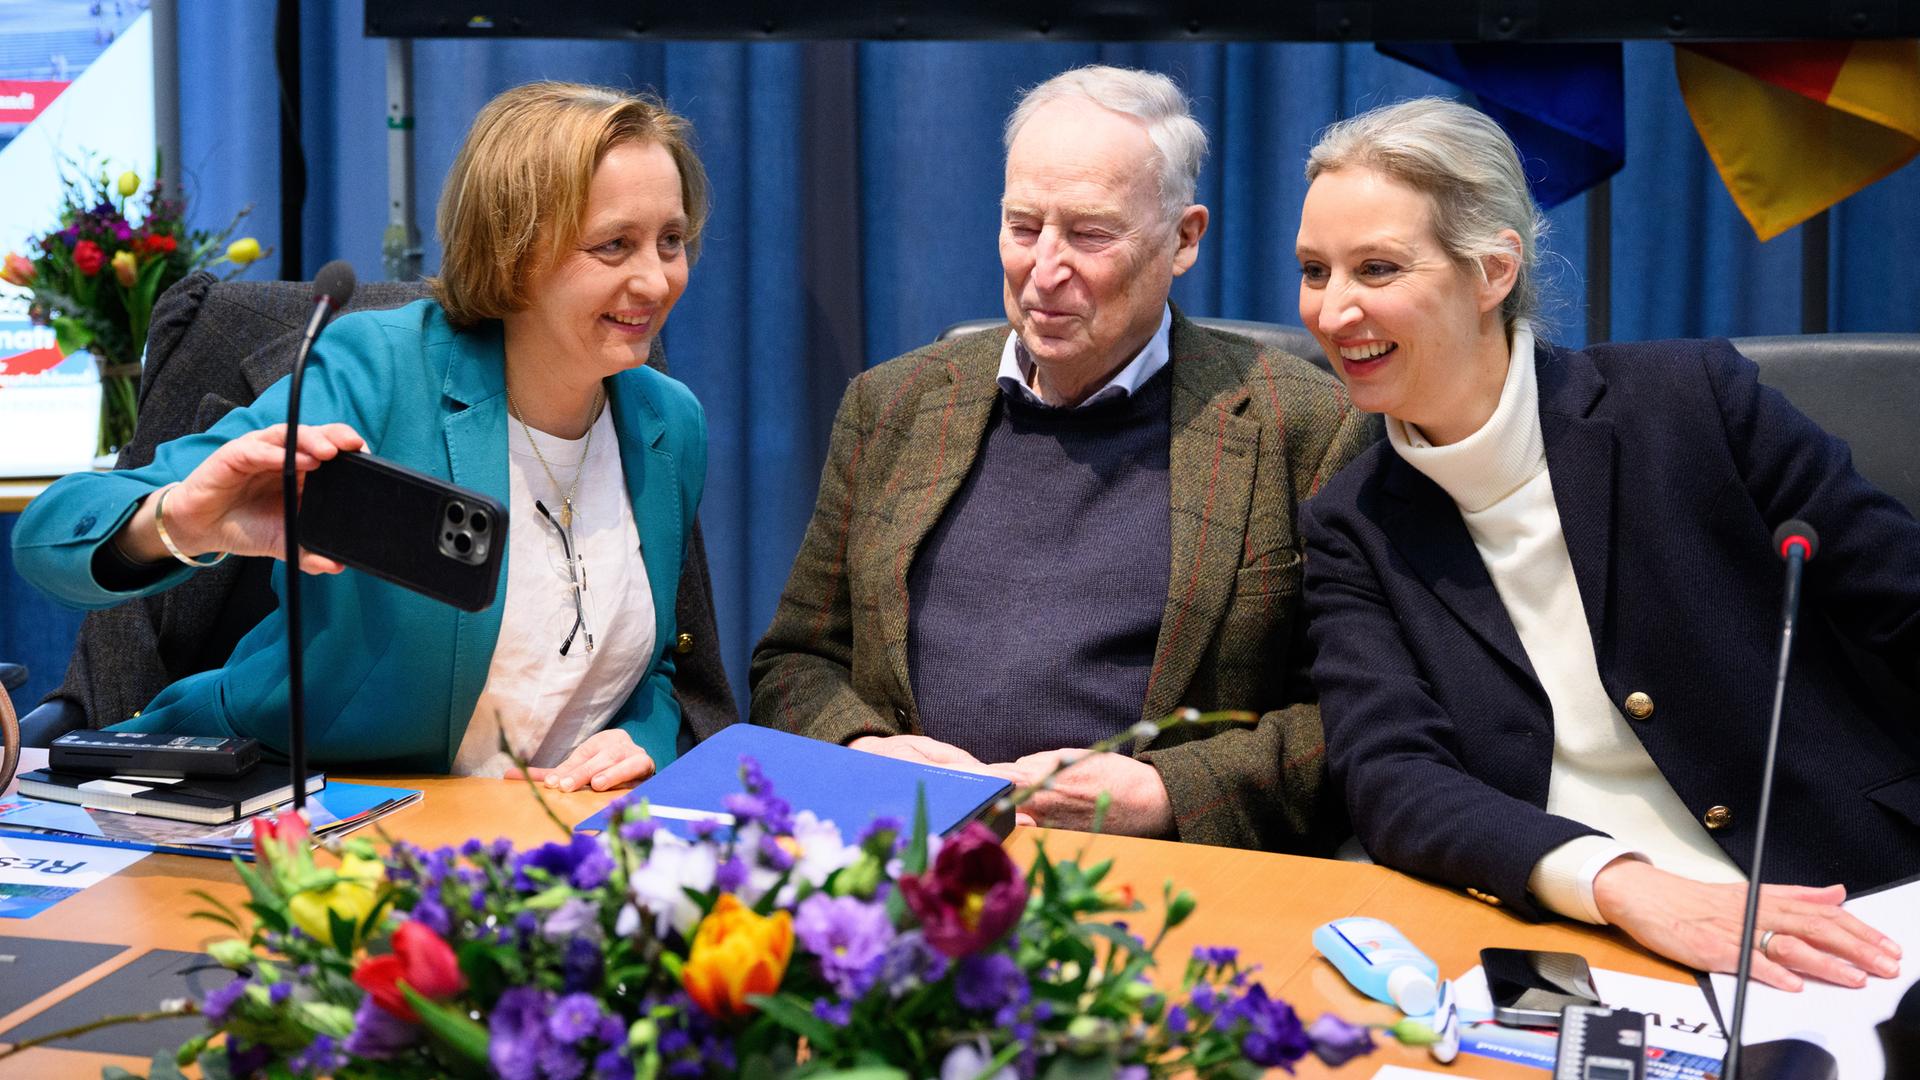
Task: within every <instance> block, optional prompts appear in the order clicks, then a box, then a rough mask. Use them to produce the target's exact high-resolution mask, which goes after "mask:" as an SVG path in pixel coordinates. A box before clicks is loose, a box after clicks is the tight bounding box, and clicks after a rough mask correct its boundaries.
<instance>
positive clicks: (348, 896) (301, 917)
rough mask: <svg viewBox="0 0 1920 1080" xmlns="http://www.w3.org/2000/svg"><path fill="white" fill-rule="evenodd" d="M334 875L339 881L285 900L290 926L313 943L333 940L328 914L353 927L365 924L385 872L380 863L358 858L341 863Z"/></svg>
mask: <svg viewBox="0 0 1920 1080" xmlns="http://www.w3.org/2000/svg"><path fill="white" fill-rule="evenodd" d="M337 873H338V875H339V878H340V880H338V881H336V882H334V883H333V884H332V885H329V886H327V887H326V888H324V889H311V890H308V891H306V892H299V893H295V894H294V895H293V896H292V897H290V898H289V899H288V900H287V915H288V917H289V918H291V919H292V920H293V924H294V925H295V926H298V927H299V928H300V929H302V930H304V931H306V932H307V936H308V937H311V938H314V939H315V940H317V941H332V940H333V922H332V920H331V919H330V918H329V917H328V916H329V913H332V914H334V915H338V916H340V917H341V918H343V919H345V920H347V921H348V922H351V923H352V924H354V925H355V926H356V927H357V926H359V925H360V924H361V923H362V922H364V921H366V918H367V916H368V915H369V914H370V913H372V911H373V905H374V904H375V902H377V901H378V900H379V898H380V893H379V886H381V885H382V884H384V883H385V881H386V868H385V867H384V866H382V865H381V864H380V860H378V859H369V858H365V857H362V856H359V855H348V856H347V857H346V858H344V859H342V860H341V861H340V869H339V870H338V871H337Z"/></svg>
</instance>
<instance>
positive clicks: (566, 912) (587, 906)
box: [540, 896, 600, 941]
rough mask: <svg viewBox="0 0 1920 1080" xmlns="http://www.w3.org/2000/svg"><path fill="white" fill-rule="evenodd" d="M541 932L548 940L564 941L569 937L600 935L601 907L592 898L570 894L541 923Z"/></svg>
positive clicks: (595, 936)
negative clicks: (587, 898) (595, 904)
mask: <svg viewBox="0 0 1920 1080" xmlns="http://www.w3.org/2000/svg"><path fill="white" fill-rule="evenodd" d="M540 934H541V936H542V937H545V938H546V939H547V940H548V941H562V940H565V939H567V938H572V937H580V936H590V937H594V938H598V937H599V936H600V909H599V908H598V907H596V906H594V904H593V902H592V901H590V900H585V899H582V898H581V897H578V896H569V897H567V898H566V899H565V900H563V901H561V903H560V906H559V907H557V908H554V909H553V911H552V912H551V913H549V914H548V915H547V920H546V922H544V923H541V924H540Z"/></svg>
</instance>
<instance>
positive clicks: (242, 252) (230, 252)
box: [227, 236, 260, 266]
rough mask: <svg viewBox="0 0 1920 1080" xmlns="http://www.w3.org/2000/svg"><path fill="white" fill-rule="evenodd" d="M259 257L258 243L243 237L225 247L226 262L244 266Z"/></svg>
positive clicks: (249, 237)
mask: <svg viewBox="0 0 1920 1080" xmlns="http://www.w3.org/2000/svg"><path fill="white" fill-rule="evenodd" d="M259 257H260V241H258V240H255V239H254V238H253V237H251V236H243V237H241V238H240V239H238V240H235V241H234V242H233V243H231V244H228V245H227V261H228V262H231V263H237V264H239V265H241V266H245V265H247V264H248V263H250V262H252V261H254V260H255V259H258V258H259Z"/></svg>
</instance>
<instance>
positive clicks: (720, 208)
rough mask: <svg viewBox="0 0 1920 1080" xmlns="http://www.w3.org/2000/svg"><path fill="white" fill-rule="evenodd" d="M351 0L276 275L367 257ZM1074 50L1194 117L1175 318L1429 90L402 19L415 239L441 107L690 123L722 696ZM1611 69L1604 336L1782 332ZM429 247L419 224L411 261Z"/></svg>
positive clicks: (264, 59)
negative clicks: (840, 466) (649, 94)
mask: <svg viewBox="0 0 1920 1080" xmlns="http://www.w3.org/2000/svg"><path fill="white" fill-rule="evenodd" d="M181 9H182V10H181V27H180V41H181V48H182V56H181V64H180V71H181V80H182V85H181V104H182V135H183V155H184V158H185V161H184V165H185V167H186V170H187V173H188V176H189V179H190V180H191V182H192V184H193V187H192V191H193V192H194V197H195V203H196V205H195V211H194V212H195V214H196V215H197V220H198V222H199V223H201V224H206V225H214V224H220V223H223V222H224V216H225V215H226V214H228V213H230V212H231V211H232V209H233V208H235V207H236V206H239V205H242V204H245V203H249V202H251V203H254V204H255V205H256V207H257V209H256V210H255V213H254V217H253V220H252V222H251V227H252V228H253V229H254V230H255V231H256V232H257V233H258V234H259V235H260V236H261V237H262V238H263V240H267V241H271V240H272V239H273V238H274V237H276V236H277V235H278V231H279V223H278V221H277V210H276V208H277V206H278V197H279V189H278V179H277V161H278V157H277V154H278V149H277V148H278V133H277V127H276V109H277V93H276V89H275V83H274V76H273V71H272V64H271V59H270V58H271V55H272V33H273V26H272V6H271V5H265V4H255V3H248V2H242V0H225V2H215V3H204V4H202V3H195V4H183V5H181ZM362 10H363V9H362V6H361V4H360V3H358V2H353V0H348V2H343V3H335V4H312V5H309V11H308V13H307V14H306V16H305V21H304V24H303V27H302V32H303V34H304V43H303V55H304V67H303V71H302V79H303V82H304V92H305V102H304V106H303V108H302V115H301V121H302V123H303V125H304V140H303V141H304V145H305V148H306V154H307V158H308V163H309V176H310V180H309V196H308V201H307V208H306V218H305V223H304V224H305V229H306V252H307V259H308V265H306V266H304V267H297V268H289V271H290V272H292V273H295V274H297V275H299V276H305V275H308V274H310V273H311V272H312V270H313V269H314V268H315V267H316V266H317V265H318V264H319V263H321V262H324V261H326V260H327V259H330V258H334V257H343V258H346V259H349V260H351V261H352V262H353V263H354V265H355V267H356V269H357V270H358V271H359V273H360V275H361V276H362V277H363V278H368V279H371V278H377V277H379V276H380V275H381V273H382V271H381V263H380V238H381V232H382V229H383V228H384V226H385V223H386V213H387V211H386V199H385V191H386V140H387V133H386V124H385V55H386V43H385V42H384V41H381V40H369V39H366V38H363V37H361V36H360V28H361V25H362ZM1093 61H1103V62H1107V63H1116V64H1126V65H1132V66H1140V67H1148V68H1153V69H1156V70H1160V71H1164V72H1167V73H1168V74H1170V75H1172V76H1173V77H1174V78H1176V79H1178V80H1179V81H1180V82H1181V83H1183V84H1184V85H1185V86H1186V87H1187V89H1188V90H1189V92H1190V93H1191V94H1192V95H1193V97H1194V99H1195V103H1196V105H1197V107H1198V110H1199V114H1200V117H1201V119H1202V120H1203V122H1204V123H1205V124H1206V126H1207V129H1208V130H1209V132H1210V133H1211V134H1212V136H1213V154H1212V156H1211V158H1210V159H1209V161H1208V163H1207V168H1206V173H1205V175H1204V176H1203V178H1202V181H1201V189H1200V190H1201V192H1202V199H1203V200H1204V201H1205V202H1206V203H1207V204H1208V205H1209V206H1210V207H1211V208H1212V210H1213V225H1212V229H1211V231H1210V233H1209V234H1208V236H1207V238H1206V241H1205V242H1204V244H1203V246H1202V256H1201V259H1200V261H1199V263H1198V265H1196V266H1195V267H1194V269H1193V271H1192V272H1190V273H1189V274H1187V275H1186V276H1185V277H1184V278H1182V279H1180V280H1179V281H1178V282H1177V285H1176V288H1175V297H1176V299H1177V300H1178V301H1179V302H1180V303H1181V304H1183V305H1184V306H1185V307H1186V308H1187V310H1189V311H1190V312H1194V313H1197V314H1206V315H1219V316H1227V317H1234V318H1254V319H1267V320H1273V321H1278V322H1289V323H1290V322H1295V321H1297V315H1296V313H1295V306H1296V294H1297V272H1296V270H1295V267H1294V263H1293V259H1292V249H1293V235H1294V231H1295V228H1296V226H1297V220H1298V219H1297V215H1298V212H1299V206H1300V200H1301V197H1302V195H1303V194H1304V183H1303V182H1302V180H1301V175H1300V171H1301V163H1302V160H1303V158H1304V154H1305V152H1306V149H1307V148H1308V146H1309V145H1310V144H1311V142H1312V140H1313V137H1314V135H1315V133H1316V132H1317V131H1318V130H1319V129H1320V128H1321V127H1322V126H1324V125H1325V124H1327V123H1328V122H1330V121H1332V120H1334V119H1337V118H1339V117H1341V116H1345V115H1350V114H1352V113H1353V112H1355V111H1357V110H1360V109H1364V108H1366V107H1368V106H1371V105H1375V104H1381V103H1385V102H1391V101H1395V100H1399V99H1401V98H1405V97H1408V96H1413V95H1417V94H1424V93H1441V94H1452V93H1454V91H1453V89H1452V88H1451V87H1450V86H1449V85H1448V84H1445V83H1442V82H1439V81H1438V80H1435V79H1433V78H1431V77H1429V76H1427V75H1425V74H1423V73H1421V72H1419V71H1417V70H1415V69H1413V68H1411V67H1408V66H1406V65H1404V64H1401V63H1399V62H1397V61H1393V60H1390V59H1387V58H1385V57H1382V56H1380V55H1378V54H1376V53H1375V52H1374V50H1373V48H1372V47H1371V46H1370V45H1351V46H1336V45H1319V44H1311V45H1303V44H1272V45H1252V44H1237V45H1194V44H1181V45H1173V44H1168V45H1105V46H1100V45H1088V44H1070V43H1063V44H980V43H966V44H957V43H862V44H858V45H854V44H832V43H826V44H821V43H810V44H759V45H746V44H672V45H631V44H612V43H600V42H572V41H565V42H559V41H500V42H474V41H421V42H417V43H416V44H415V46H414V77H415V103H414V104H415V115H416V117H417V127H416V132H417V143H416V156H415V163H416V177H417V183H416V193H415V195H416V199H417V202H418V206H419V208H420V216H421V220H422V223H423V226H425V231H427V232H428V233H431V218H432V208H433V205H434V201H435V198H436V195H437V191H438V186H439V183H440V181H441V178H442V177H443V176H444V174H445V170H446V168H447V165H448V163H449V162H450V161H451V160H452V157H453V153H454V150H455V147H456V146H457V144H458V142H459V139H460V137H461V135H462V133H463V131H464V129H465V127H466V125H467V123H468V122H469V121H470V120H471V118H472V116H473V114H474V112H475V110H477V109H478V108H479V106H480V105H481V104H482V103H483V102H485V101H486V100H487V98H488V97H489V96H491V95H492V94H494V93H496V92H498V91H500V90H502V89H504V88H506V87H508V86H511V85H514V84H516V83H519V82H523V81H526V80H529V79H536V78H558V79H574V80H585V81H593V82H601V83H607V84H611V85H615V86H623V87H636V88H652V89H655V90H657V91H659V92H660V93H661V94H662V95H663V96H665V97H666V99H667V100H668V101H669V102H670V103H671V104H672V105H673V106H674V107H675V108H677V109H679V110H681V111H683V112H685V113H686V114H687V115H689V116H690V117H691V118H692V119H693V121H694V123H695V125H696V127H697V129H698V133H699V139H700V148H701V152H702V154H703V156H704V158H705V161H706V163H707V166H708V169H709V171H710V172H711V173H712V176H713V181H714V192H715V206H714V214H713V219H712V225H711V231H710V232H709V234H708V241H707V248H706V253H705V255H704V257H703V258H702V260H701V262H700V264H699V265H698V266H697V267H696V268H695V269H694V271H693V278H692V285H691V287H690V288H689V290H688V292H687V294H686V298H685V299H684V300H683V301H682V302H681V305H680V307H679V309H678V310H677V311H676V312H675V313H674V315H673V318H672V322H671V323H670V325H669V327H668V329H667V331H666V338H667V345H668V355H669V358H670V361H671V364H672V366H673V370H674V372H675V374H676V375H678V376H679V377H680V378H681V379H683V380H685V381H686V382H687V383H688V384H689V385H690V386H692V388H693V389H694V391H695V392H696V393H697V394H698V395H699V396H700V398H701V400H702V401H703V402H704V403H705V405H706V408H707V413H708V417H709V420H710V423H711V431H712V439H713V448H712V456H711V466H710V476H709V479H708V485H707V499H706V503H705V505H704V507H703V509H702V515H703V520H704V521H705V524H706V537H707V544H708V550H709V555H710V557H711V559H712V564H713V572H714V581H715V590H716V594H717V596H716V599H717V602H718V605H719V616H720V626H721V631H722V634H723V636H724V638H725V647H726V659H727V662H728V666H729V669H730V671H731V673H732V675H733V677H734V681H735V684H736V687H737V688H738V689H740V690H741V691H742V692H744V688H745V687H744V683H745V673H746V660H747V656H748V654H749V651H750V650H751V648H752V644H753V642H754V640H755V639H756V638H757V637H758V635H759V634H760V632H761V631H762V630H764V629H765V627H766V624H767V622H768V620H769V618H770V617H771V614H772V611H773V607H774V604H775V603H776V601H777V600H778V597H779V592H780V589H781V587H782V585H783V584H784V582H785V578H786V574H787V569H788V566H789V563H790V561H791V559H792V556H793V553H794V551H795V549H796V547H797V546H798V543H799V538H800V533H801V531H802V530H803V529H804V527H805V524H806V520H807V517H808V514H809V512H810V510H811V507H812V504H813V495H814V490H815V485H816V483H817V480H818V471H819V467H820V461H821V458H822V455H823V454H824V448H825V443H826V434H827V432H826V424H827V422H828V421H829V420H830V418H831V415H832V406H833V403H834V402H835V401H836V400H837V398H838V396H839V394H840V392H841V390H842V389H843V388H844V386H845V384H846V380H847V378H848V377H849V376H850V375H851V374H852V373H854V372H857V371H858V370H859V369H860V368H861V367H863V366H867V365H871V364H874V363H878V362H880V361H882V360H884V359H886V358H887V357H889V356H892V355H895V354H898V353H900V352H903V351H905V350H907V349H910V348H913V347H915V346H917V345H920V344H923V343H925V342H927V341H928V340H930V339H931V338H932V337H933V336H934V335H935V334H936V333H937V332H938V331H939V329H940V328H941V327H942V326H945V325H946V324H948V323H951V322H954V321H957V320H960V319H964V318H970V317H975V316H980V315H992V314H996V313H998V312H999V310H1000V281H999V266H998V260H997V257H996V247H995V230H996V204H997V200H998V196H999V189H1000V166H1001V162H1000V125H1001V122H1002V120H1003V118H1004V116H1005V114H1006V112H1007V111H1008V109H1009V108H1010V107H1011V106H1012V104H1013V102H1014V99H1015V96H1016V94H1017V91H1018V89H1019V88H1021V87H1023V86H1026V85H1030V84H1032V83H1034V82H1037V81H1039V80H1041V79H1043V78H1045V77H1047V76H1049V75H1051V74H1053V73H1055V72H1057V71H1060V70H1062V69H1064V68H1067V67H1071V66H1075V65H1078V64H1083V63H1088V62H1093ZM1626 85H1627V114H1628V160H1627V165H1626V168H1625V170H1624V171H1623V172H1621V173H1620V174H1619V176H1618V177H1617V178H1616V179H1615V181H1614V194H1613V207H1614V222H1615V224H1614V233H1613V250H1612V257H1613V267H1614V280H1613V295H1614V310H1613V327H1614V336H1615V337H1617V338H1621V339H1637V338H1650V337H1665V336H1676V335H1703V334H1729V335H1740V334H1767V333H1793V332H1795V331H1797V330H1798V328H1799V327H1798V312H1799V289H1800V269H1799V268H1800V255H1801V252H1800V240H1799V236H1798V234H1797V233H1794V234H1789V235H1787V236H1785V237H1782V238H1781V239H1779V240H1776V241H1774V242H1773V243H1771V244H1766V245H1763V244H1760V243H1759V242H1757V241H1756V240H1755V239H1754V237H1753V233H1752V231H1751V230H1750V229H1749V228H1748V227H1747V225H1746V223H1745V222H1744V221H1743V220H1742V219H1741V218H1740V216H1739V214H1738V213H1737V212H1736V211H1735V209H1734V207H1733V204H1732V202H1731V200H1730V199H1729V198H1728V197H1727V194H1726V192H1725V190H1724V188H1723V187H1722V186H1721V183H1720V180H1719V177H1718V176H1717V175H1716V174H1715V172H1714V170H1713V168H1712V165H1711V163H1710V162H1709V161H1708V160H1707V157H1706V155H1705V153H1704V152H1703V151H1702V149H1701V146H1700V142H1699V139H1698V138H1697V137H1696V136H1695V134H1694V131H1693V126H1692V123H1691V122H1690V120H1689V119H1688V116H1687V113H1686V109H1685V107H1684V106H1683V105H1682V103H1681V100H1680V96H1679V92H1678V89H1677V86H1676V83H1675V79H1674V74H1673V61H1672V55H1671V49H1670V47H1669V46H1667V45H1664V44H1658V43H1631V44H1629V45H1628V46H1627V48H1626ZM836 169H837V170H838V171H837V172H836V171H835V170H836ZM1916 204H1920V171H1916V170H1915V169H1913V168H1908V169H1905V170H1902V171H1901V172H1899V173H1897V174H1896V175H1894V176H1893V177H1891V178H1889V179H1887V180H1885V181H1883V182H1881V183H1880V184H1877V185H1875V186H1874V187H1872V188H1870V189H1869V190H1868V191H1866V192H1865V193H1863V194H1861V195H1859V196H1856V197H1855V198H1854V199H1852V200H1850V201H1849V202H1847V203H1846V204H1844V205H1842V206H1841V207H1839V208H1838V209H1837V210H1836V211H1835V212H1834V214H1833V228H1832V238H1831V245H1832V251H1831V255H1832V266H1833V284H1832V289H1831V298H1830V300H1831V311H1832V318H1833V324H1834V328H1835V329H1837V330H1900V331H1914V330H1920V215H1917V214H1916V212H1915V211H1914V210H1913V209H1912V208H1913V207H1914V206H1915V205H1916ZM836 205H838V206H840V207H842V208H843V209H844V210H845V212H844V213H835V212H834V210H833V208H834V207H835V206H836ZM823 208H824V209H823ZM1584 215H1585V206H1584V200H1583V199H1575V200H1574V201H1572V202H1570V203H1568V204H1566V205H1565V206H1563V207H1562V208H1560V209H1559V210H1558V211H1556V212H1555V213H1554V215H1553V217H1552V229H1553V231H1552V235H1551V237H1550V241H1549V243H1550V249H1551V253H1552V255H1551V262H1550V266H1549V272H1550V277H1551V279H1552V281H1553V283H1554V284H1556V285H1557V286H1558V293H1557V295H1558V296H1559V297H1560V300H1561V303H1560V304H1559V305H1558V306H1557V307H1556V308H1554V309H1553V311H1552V316H1553V322H1554V329H1555V334H1556V336H1557V337H1558V338H1559V339H1560V340H1563V341H1567V342H1570V343H1581V342H1584V340H1585V325H1586V319H1585V315H1584V312H1583V311H1582V310H1581V302H1582V296H1583V283H1582V281H1581V268H1582V267H1583V265H1584V262H1585V258H1586V251H1585V237H1584V220H1585V218H1584ZM438 259H439V248H438V245H437V243H436V242H435V241H434V240H433V239H432V238H431V236H429V237H428V239H427V259H426V265H427V267H428V269H429V271H431V270H432V268H433V267H435V266H436V265H437V264H438ZM260 272H261V271H256V272H255V273H256V274H258V273H260ZM268 272H271V271H270V270H269V271H268ZM823 326H830V327H832V328H833V332H832V333H823V332H822V327H823ZM48 674H53V673H52V672H49V673H48Z"/></svg>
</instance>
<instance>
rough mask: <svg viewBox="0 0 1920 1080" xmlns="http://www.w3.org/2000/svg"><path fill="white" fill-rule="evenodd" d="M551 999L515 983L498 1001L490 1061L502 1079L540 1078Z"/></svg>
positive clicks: (491, 1021) (489, 1045) (489, 1046)
mask: <svg viewBox="0 0 1920 1080" xmlns="http://www.w3.org/2000/svg"><path fill="white" fill-rule="evenodd" d="M548 846H549V847H554V846H558V845H552V844H549V845H548ZM551 998H552V995H550V994H549V993H547V992H546V991H544V990H539V989H536V988H534V987H531V986H516V987H513V988H512V989H510V990H508V991H507V992H506V993H504V994H501V995H500V1000H499V1001H498V1002H497V1003H495V1005H494V1007H493V1016H492V1017H491V1018H490V1019H489V1020H488V1022H487V1035H488V1039H487V1060H488V1061H490V1062H491V1063H492V1064H493V1071H494V1072H496V1073H498V1074H500V1076H501V1077H502V1078H503V1080H538V1077H539V1074H540V1069H541V1066H542V1064H543V1062H542V1060H541V1054H540V1051H541V1050H542V1049H543V1048H544V1047H545V1045H546V1027H547V1025H546V1019H547V1016H546V1014H547V1008H548V1005H549V1004H550V1001H551Z"/></svg>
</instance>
